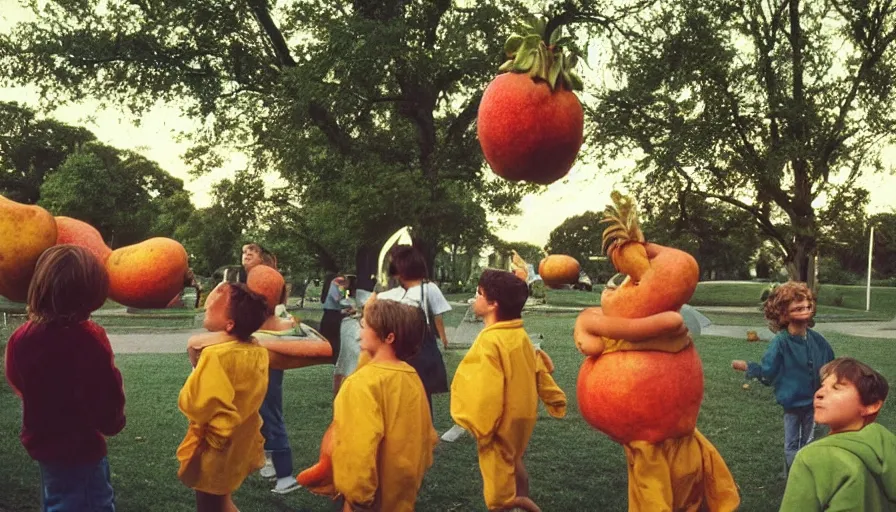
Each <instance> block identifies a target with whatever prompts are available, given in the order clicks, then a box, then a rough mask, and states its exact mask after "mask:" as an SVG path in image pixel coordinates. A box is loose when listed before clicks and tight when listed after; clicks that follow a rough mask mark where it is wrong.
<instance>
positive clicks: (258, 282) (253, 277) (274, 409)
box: [247, 265, 301, 494]
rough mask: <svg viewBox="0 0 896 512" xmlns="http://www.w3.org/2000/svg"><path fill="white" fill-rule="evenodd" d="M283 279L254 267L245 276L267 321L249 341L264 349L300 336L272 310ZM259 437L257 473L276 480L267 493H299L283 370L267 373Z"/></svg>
mask: <svg viewBox="0 0 896 512" xmlns="http://www.w3.org/2000/svg"><path fill="white" fill-rule="evenodd" d="M283 285H284V280H283V276H282V275H280V273H279V272H277V271H276V270H274V269H273V268H270V267H268V266H267V265H258V266H256V267H255V268H253V269H252V270H251V271H250V272H249V278H248V280H247V286H248V287H249V289H250V290H252V291H253V292H255V293H258V294H260V295H262V296H263V297H264V298H265V301H266V302H267V317H266V318H265V321H264V323H263V324H261V327H259V328H258V330H256V331H255V333H254V334H253V337H254V338H255V339H257V340H258V341H259V343H260V344H261V345H262V346H264V343H265V341H266V340H288V339H290V338H293V339H297V338H296V337H297V336H298V335H299V334H300V333H299V332H298V331H297V328H298V326H297V324H296V323H295V322H294V321H292V319H289V320H286V319H283V318H278V317H277V316H275V314H274V308H275V305H276V304H277V302H278V301H279V298H280V290H281V289H282V288H283ZM259 412H260V413H261V419H262V425H261V435H262V436H264V450H265V465H264V467H262V468H261V470H260V473H261V476H262V477H264V478H276V483H275V484H274V488H273V489H271V492H273V493H275V494H288V493H290V492H293V491H295V490H298V489H300V488H301V487H300V486H299V484H298V482H296V479H295V477H294V476H293V465H292V448H291V447H290V446H289V437H288V436H287V434H286V421H285V420H284V418H283V370H276V369H274V368H271V369H269V370H268V389H267V392H266V393H265V396H264V402H262V404H261V409H260V410H259Z"/></svg>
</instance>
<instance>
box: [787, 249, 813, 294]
mask: <svg viewBox="0 0 896 512" xmlns="http://www.w3.org/2000/svg"><path fill="white" fill-rule="evenodd" d="M817 257H818V246H817V245H816V240H815V236H814V235H797V236H795V237H794V242H793V245H792V246H791V251H790V255H789V256H788V257H787V259H785V261H784V264H785V266H786V267H787V273H788V274H789V276H790V279H792V280H794V281H802V282H804V283H806V284H807V285H808V286H809V289H811V290H812V291H813V292H817V291H818V279H817V277H816V272H815V269H816V260H817Z"/></svg>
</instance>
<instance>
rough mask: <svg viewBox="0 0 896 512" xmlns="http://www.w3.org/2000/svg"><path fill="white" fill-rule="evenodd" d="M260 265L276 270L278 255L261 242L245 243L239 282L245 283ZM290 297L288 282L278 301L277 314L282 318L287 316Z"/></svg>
mask: <svg viewBox="0 0 896 512" xmlns="http://www.w3.org/2000/svg"><path fill="white" fill-rule="evenodd" d="M258 265H267V266H268V267H271V268H272V269H274V270H278V269H277V257H276V256H274V253H272V252H271V251H269V250H267V249H265V248H264V247H262V246H261V245H260V244H257V243H255V242H250V243H248V244H245V245H244V246H243V249H242V267H241V268H240V271H239V276H238V278H237V282H240V283H245V282H246V279H247V278H248V275H249V271H250V270H252V269H253V268H255V267H257V266H258ZM288 299H289V295H288V291H287V288H286V284H285V283H284V285H283V290H281V292H280V298H279V299H278V301H277V305H276V306H275V308H276V310H277V311H276V315H277V316H279V317H281V318H287V317H288V315H287V314H286V307H285V306H286V301H287V300H288Z"/></svg>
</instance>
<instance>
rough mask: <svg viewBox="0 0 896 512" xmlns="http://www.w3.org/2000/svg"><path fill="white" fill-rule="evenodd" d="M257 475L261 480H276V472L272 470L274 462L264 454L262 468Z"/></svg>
mask: <svg viewBox="0 0 896 512" xmlns="http://www.w3.org/2000/svg"><path fill="white" fill-rule="evenodd" d="M258 474H259V475H261V478H276V477H277V470H276V469H274V461H273V460H271V457H270V456H268V455H267V454H265V457H264V466H263V467H262V468H261V469H259V470H258Z"/></svg>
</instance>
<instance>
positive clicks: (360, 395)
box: [332, 376, 385, 509]
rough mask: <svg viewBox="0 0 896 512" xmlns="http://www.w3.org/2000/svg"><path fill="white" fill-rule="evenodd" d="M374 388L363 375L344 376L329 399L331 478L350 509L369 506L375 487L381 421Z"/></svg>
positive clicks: (382, 430)
mask: <svg viewBox="0 0 896 512" xmlns="http://www.w3.org/2000/svg"><path fill="white" fill-rule="evenodd" d="M358 377H362V376H358ZM376 389H377V388H376V387H375V386H374V385H373V383H370V382H368V381H366V380H364V379H363V378H361V379H359V378H357V377H356V378H351V379H347V380H346V381H345V382H344V383H343V384H342V388H340V390H339V394H338V395H336V400H335V402H334V403H333V455H332V459H333V482H334V484H335V487H336V490H337V491H338V492H339V493H341V494H342V495H343V496H345V501H346V503H349V504H351V506H352V507H353V508H354V509H358V508H360V509H363V508H365V507H366V508H370V507H372V506H373V505H374V501H375V499H376V491H377V488H378V487H379V479H380V476H379V474H378V472H377V458H378V452H379V445H380V441H381V440H382V439H383V436H384V435H385V425H384V422H383V412H382V409H381V407H380V398H381V397H378V396H377V393H376Z"/></svg>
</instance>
